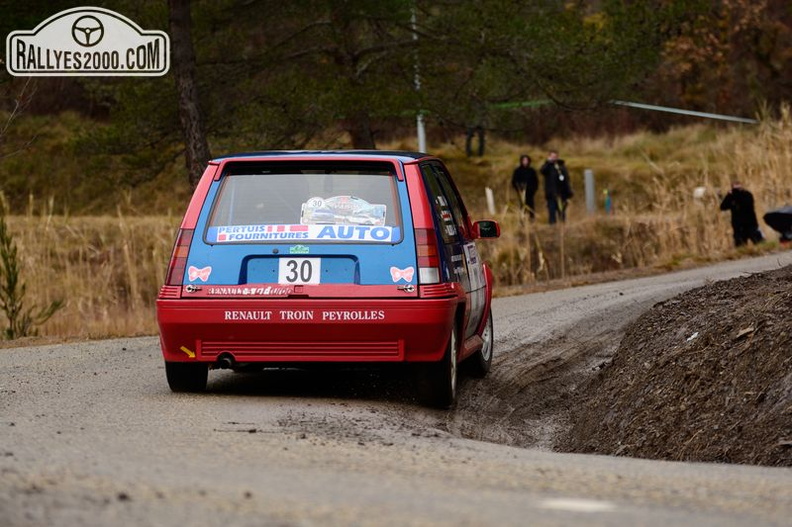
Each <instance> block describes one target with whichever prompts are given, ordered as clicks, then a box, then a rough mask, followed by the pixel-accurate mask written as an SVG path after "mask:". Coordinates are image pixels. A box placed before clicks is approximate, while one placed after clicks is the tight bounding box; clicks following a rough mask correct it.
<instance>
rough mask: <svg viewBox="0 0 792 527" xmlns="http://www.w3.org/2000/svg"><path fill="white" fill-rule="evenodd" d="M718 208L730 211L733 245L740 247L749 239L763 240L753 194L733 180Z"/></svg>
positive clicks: (754, 240)
mask: <svg viewBox="0 0 792 527" xmlns="http://www.w3.org/2000/svg"><path fill="white" fill-rule="evenodd" d="M720 210H730V211H731V224H732V230H733V231H734V245H735V246H737V247H740V246H741V245H745V244H746V243H748V240H751V241H752V242H753V243H759V242H761V241H763V240H764V235H762V231H760V230H759V222H758V221H757V220H756V211H755V210H754V198H753V194H751V193H750V192H749V191H747V190H746V189H744V188H743V186H742V185H741V184H740V183H739V182H738V181H735V182H734V183H732V187H731V190H730V191H729V193H728V194H726V197H725V198H723V201H722V202H721V204H720Z"/></svg>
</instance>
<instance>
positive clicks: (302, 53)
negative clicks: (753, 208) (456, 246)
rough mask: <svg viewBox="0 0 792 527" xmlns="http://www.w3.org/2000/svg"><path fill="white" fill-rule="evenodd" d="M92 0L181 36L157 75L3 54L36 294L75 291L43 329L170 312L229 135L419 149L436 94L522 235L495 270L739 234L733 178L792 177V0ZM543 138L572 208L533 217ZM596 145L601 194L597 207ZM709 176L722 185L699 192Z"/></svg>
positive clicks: (433, 142)
mask: <svg viewBox="0 0 792 527" xmlns="http://www.w3.org/2000/svg"><path fill="white" fill-rule="evenodd" d="M82 4H83V2H64V1H39V0H31V1H28V2H12V1H9V0H2V1H0V13H2V14H3V16H2V17H0V27H2V32H3V34H4V35H7V34H8V33H9V32H11V31H13V30H18V29H32V28H34V27H35V26H36V25H37V24H39V23H40V22H41V21H43V20H44V19H46V18H47V17H49V16H50V15H52V14H55V13H56V12H58V11H61V10H63V9H67V8H70V7H76V6H79V5H82ZM93 5H95V6H98V7H105V8H108V9H112V10H115V11H118V12H120V13H122V14H124V15H125V16H127V17H129V18H131V19H132V20H134V21H135V22H137V23H138V24H139V25H140V26H141V27H143V28H145V29H162V30H165V31H167V32H168V33H169V34H170V36H171V46H172V58H173V60H172V66H171V71H170V72H169V73H168V74H167V75H165V76H163V77H160V78H145V79H142V78H85V77H68V78H65V77H64V78H36V79H30V78H23V77H16V78H15V77H11V76H9V75H8V74H7V73H6V72H5V71H3V72H1V73H0V97H2V100H0V118H1V119H0V191H2V201H3V205H4V209H5V211H6V214H7V221H8V224H9V229H10V232H11V233H12V234H13V236H14V240H15V242H16V244H17V245H18V247H19V255H20V259H21V270H22V276H23V277H24V278H25V280H26V282H27V284H28V290H27V295H28V301H29V302H31V303H35V304H38V305H49V304H50V303H51V302H53V301H57V300H64V301H65V307H64V308H63V309H61V310H60V311H59V312H58V313H57V314H56V315H55V316H53V317H52V318H51V319H50V320H49V321H48V322H47V323H46V324H45V325H44V326H42V328H41V332H42V333H43V334H45V335H53V336H54V335H57V336H59V337H71V336H73V337H98V336H109V335H122V334H123V335H127V334H152V333H154V332H156V326H155V322H154V317H153V302H154V298H155V297H156V293H157V290H158V288H159V285H160V284H161V283H162V279H163V275H164V271H165V269H164V268H165V265H166V263H167V259H168V255H169V253H170V249H171V244H172V242H173V234H174V232H175V228H176V226H177V225H178V223H179V220H180V216H181V214H182V213H183V210H184V207H185V206H186V203H187V200H188V198H189V195H190V193H191V190H192V186H193V184H194V182H195V180H196V178H197V177H198V176H199V175H200V170H201V169H202V167H203V165H204V164H205V162H206V161H207V160H208V159H209V158H210V157H211V156H213V155H222V154H225V153H229V152H235V151H250V150H271V149H299V148H319V149H324V148H395V149H410V150H414V149H416V148H417V142H416V139H415V122H416V116H417V115H418V114H421V115H422V116H423V119H424V120H425V123H426V126H427V137H428V148H427V150H428V151H429V152H431V153H434V154H438V155H440V156H441V157H442V158H443V159H445V160H446V161H447V162H448V164H449V165H450V167H451V170H452V173H453V174H454V176H455V178H456V179H457V181H458V183H459V185H460V187H461V189H462V192H463V195H464V196H465V198H466V201H467V202H468V204H469V208H470V209H471V213H472V214H473V215H474V216H476V217H481V216H484V215H491V213H490V212H488V211H487V207H486V205H485V201H484V187H485V186H488V187H490V188H492V189H493V191H494V193H495V197H496V214H495V216H496V219H498V220H499V221H501V223H502V225H503V227H504V235H503V236H502V238H501V239H500V240H498V241H497V242H494V243H490V244H486V245H485V244H482V251H483V252H484V254H485V256H486V257H487V259H488V260H489V261H490V262H491V263H492V265H493V267H494V269H495V271H496V275H497V278H498V283H499V293H500V294H507V293H510V292H514V291H524V290H525V289H526V287H537V286H546V285H548V284H554V283H563V284H565V285H568V284H570V283H582V282H585V281H589V280H593V279H597V278H595V275H596V274H598V273H602V272H621V271H624V270H630V269H657V268H673V267H676V266H679V265H685V264H687V263H690V262H694V263H695V262H701V261H712V260H716V259H720V258H725V257H732V256H735V255H736V254H739V253H735V251H734V250H733V249H732V248H731V239H730V234H729V226H728V217H727V216H725V215H722V214H720V213H719V212H718V211H717V203H718V193H719V192H722V191H724V190H726V189H727V187H728V184H729V182H730V180H732V179H735V178H739V179H742V180H743V181H744V182H745V184H746V186H748V187H749V188H750V189H751V190H752V191H753V192H754V194H755V195H756V197H757V208H758V210H759V212H760V215H761V214H762V213H763V212H765V211H767V210H769V209H772V208H775V207H778V206H780V205H783V204H785V203H788V202H790V201H792V195H791V194H790V192H792V190H791V189H790V187H792V185H790V171H792V119H791V118H790V115H789V109H788V106H787V103H788V101H789V100H790V95H792V67H790V66H792V31H790V30H791V29H792V5H790V4H789V2H786V1H783V0H760V1H748V0H720V1H706V2H705V1H701V0H646V1H626V0H601V1H588V2H583V1H579V2H568V1H552V0H546V1H541V2H522V1H518V0H487V1H462V0H445V1H437V2H423V1H420V0H414V1H413V0H411V1H405V0H348V1H330V0H294V1H290V2H272V1H261V0H259V1H257V0H220V1H211V2H210V1H194V2H188V1H186V0H170V1H168V2H166V1H165V0H159V1H154V0H150V1H149V0H143V1H131V0H119V1H114V2H94V3H93ZM3 43H5V41H3ZM3 55H4V54H3ZM416 81H418V82H416ZM614 101H629V102H639V103H649V104H654V105H660V106H666V107H673V108H684V109H686V110H694V111H700V112H710V113H716V114H725V115H732V116H740V117H749V118H755V119H757V124H731V123H728V122H721V121H712V120H707V121H705V120H702V119H700V118H693V117H690V116H681V115H675V114H670V113H662V112H648V111H645V110H639V109H635V108H629V107H625V106H622V105H618V104H614ZM191 108H197V109H198V111H197V112H196V111H190V110H191ZM471 135H472V136H473V138H474V141H473V142H472V144H471V145H470V147H471V148H470V149H468V148H466V146H468V145H466V138H468V137H470V136H471ZM482 137H483V138H484V139H485V140H486V144H485V145H484V144H482V143H481V138H482ZM481 147H484V148H481ZM548 148H557V149H559V150H560V151H561V154H562V157H564V158H565V159H566V160H567V163H568V166H569V167H570V169H571V171H572V180H573V185H575V190H576V194H577V195H576V198H575V199H574V200H573V206H572V209H571V211H570V219H569V221H568V222H567V224H566V225H562V226H559V227H558V228H551V227H549V226H547V225H545V223H546V217H545V216H544V213H543V211H540V215H539V218H538V221H537V222H536V223H534V224H532V223H530V222H527V221H525V218H524V215H523V214H522V213H521V212H520V210H519V207H518V206H517V198H516V196H515V194H514V192H513V191H512V190H511V188H510V185H509V179H510V175H511V170H512V169H513V168H514V166H515V165H516V161H517V157H518V156H519V155H520V154H521V153H529V154H530V155H532V156H533V158H534V160H535V164H539V163H540V162H541V160H542V158H543V156H544V155H545V153H546V150H547V149H548ZM481 150H483V152H482V151H481ZM586 168H590V169H592V170H593V171H594V173H595V175H596V179H597V190H598V208H599V209H600V212H599V213H597V214H588V213H587V212H586V210H585V207H584V198H583V186H582V179H583V176H582V174H583V170H584V169H586ZM696 187H703V188H704V189H705V193H704V194H703V195H701V194H700V193H699V194H698V197H697V198H694V197H693V189H695V188H696ZM605 190H607V193H608V198H609V200H611V203H612V206H613V208H612V210H611V213H610V214H606V213H605V212H604V210H603V209H604V199H605V196H604V194H603V192H604V191H605ZM538 197H539V198H541V190H540V195H539V196H538ZM541 202H542V200H541V199H539V200H538V203H541ZM765 231H766V232H765V233H766V235H768V239H770V240H771V242H770V243H768V244H765V245H764V246H762V247H749V248H746V249H743V250H742V252H743V253H744V252H756V251H768V250H775V249H776V248H777V243H775V242H774V241H772V240H773V236H772V234H771V233H770V232H769V231H768V229H767V228H766V227H765Z"/></svg>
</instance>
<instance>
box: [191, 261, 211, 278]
mask: <svg viewBox="0 0 792 527" xmlns="http://www.w3.org/2000/svg"><path fill="white" fill-rule="evenodd" d="M210 274H212V266H211V265H207V266H206V267H204V268H202V269H198V268H197V267H195V266H194V265H191V266H190V267H189V268H188V269H187V277H188V278H189V279H190V282H195V281H196V280H200V281H202V282H206V281H207V280H209V275H210Z"/></svg>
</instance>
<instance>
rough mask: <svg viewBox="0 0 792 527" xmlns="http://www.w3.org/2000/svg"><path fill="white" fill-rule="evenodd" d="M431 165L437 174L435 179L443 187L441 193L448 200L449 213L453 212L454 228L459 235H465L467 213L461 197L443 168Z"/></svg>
mask: <svg viewBox="0 0 792 527" xmlns="http://www.w3.org/2000/svg"><path fill="white" fill-rule="evenodd" d="M432 167H433V168H434V170H435V173H436V174H437V179H438V181H439V182H440V186H441V187H442V189H443V194H444V195H445V196H446V199H447V200H448V206H449V208H450V209H451V213H452V214H453V217H454V225H455V227H456V230H457V232H458V233H459V235H460V236H465V235H466V234H467V232H468V226H467V214H466V212H465V208H464V205H463V204H462V199H461V198H460V197H459V194H457V192H456V189H454V186H453V185H452V184H451V180H450V176H449V175H448V172H446V171H445V170H443V168H442V167H440V166H439V165H433V166H432Z"/></svg>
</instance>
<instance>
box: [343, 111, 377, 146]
mask: <svg viewBox="0 0 792 527" xmlns="http://www.w3.org/2000/svg"><path fill="white" fill-rule="evenodd" d="M345 128H346V130H347V132H349V138H350V139H351V140H352V148H356V149H359V150H373V149H375V148H377V146H376V145H375V143H374V132H373V131H372V130H371V119H370V118H369V114H368V112H367V111H365V110H361V111H358V112H355V115H354V116H353V117H352V119H349V120H348V121H347V123H346V127H345Z"/></svg>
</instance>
